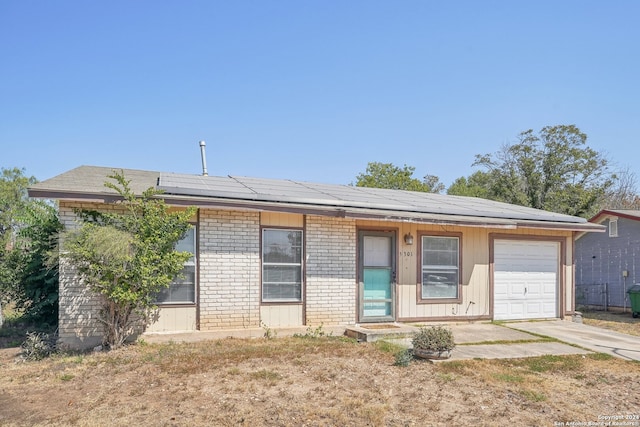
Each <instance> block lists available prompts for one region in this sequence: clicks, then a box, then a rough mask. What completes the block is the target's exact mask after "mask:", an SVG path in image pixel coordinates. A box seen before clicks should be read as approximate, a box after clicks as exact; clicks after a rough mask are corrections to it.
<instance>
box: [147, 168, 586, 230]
mask: <svg viewBox="0 0 640 427" xmlns="http://www.w3.org/2000/svg"><path fill="white" fill-rule="evenodd" d="M158 186H159V188H160V189H163V190H165V192H166V193H167V194H174V195H183V196H206V197H218V198H225V199H237V200H245V201H247V200H248V201H258V202H259V201H265V202H267V201H268V202H282V203H298V204H306V205H312V206H321V207H322V206H326V207H338V208H364V209H372V210H385V211H395V212H406V213H414V214H442V215H456V216H473V217H487V218H503V219H521V220H532V221H559V222H569V223H580V222H586V220H584V219H582V218H577V217H572V216H568V215H562V214H557V213H553V212H546V211H542V210H538V209H533V208H528V207H523V206H516V205H510V204H507V203H501V202H495V201H491V200H486V199H479V198H474V197H462V196H448V195H443V194H433V193H420V192H412V191H402V190H389V189H379V188H365V187H353V186H347V185H330V184H316V183H307V182H297V181H291V180H276V179H258V178H248V177H215V176H200V175H183V174H174V173H161V174H160V179H159V185H158Z"/></svg>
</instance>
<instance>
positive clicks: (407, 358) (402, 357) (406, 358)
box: [393, 348, 413, 367]
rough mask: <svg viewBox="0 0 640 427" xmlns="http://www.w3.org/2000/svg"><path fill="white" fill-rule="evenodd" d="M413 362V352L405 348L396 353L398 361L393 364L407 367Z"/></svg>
mask: <svg viewBox="0 0 640 427" xmlns="http://www.w3.org/2000/svg"><path fill="white" fill-rule="evenodd" d="M412 361H413V350H412V349H410V348H405V349H404V350H401V351H399V352H397V353H396V361H395V362H394V363H393V364H394V365H395V366H402V367H406V366H409V364H410V363H411V362H412Z"/></svg>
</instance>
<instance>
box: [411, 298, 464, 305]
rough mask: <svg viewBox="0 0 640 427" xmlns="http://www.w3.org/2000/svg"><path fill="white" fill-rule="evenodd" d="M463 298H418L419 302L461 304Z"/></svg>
mask: <svg viewBox="0 0 640 427" xmlns="http://www.w3.org/2000/svg"><path fill="white" fill-rule="evenodd" d="M461 303H462V298H427V299H418V301H417V304H461Z"/></svg>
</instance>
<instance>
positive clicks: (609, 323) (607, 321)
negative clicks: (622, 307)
mask: <svg viewBox="0 0 640 427" xmlns="http://www.w3.org/2000/svg"><path fill="white" fill-rule="evenodd" d="M582 321H583V323H585V324H586V325H592V326H598V327H600V328H605V329H611V330H612V331H616V332H621V333H623V334H629V335H636V336H640V318H635V319H634V318H633V316H631V313H629V312H626V313H622V312H615V311H595V310H589V311H583V312H582Z"/></svg>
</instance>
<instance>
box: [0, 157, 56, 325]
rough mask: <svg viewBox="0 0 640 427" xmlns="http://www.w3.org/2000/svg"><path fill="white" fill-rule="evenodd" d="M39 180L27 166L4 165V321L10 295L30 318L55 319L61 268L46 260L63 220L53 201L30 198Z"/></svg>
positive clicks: (0, 226)
mask: <svg viewBox="0 0 640 427" xmlns="http://www.w3.org/2000/svg"><path fill="white" fill-rule="evenodd" d="M36 182H37V180H36V178H35V177H33V176H27V175H26V174H25V170H24V169H19V168H10V169H6V168H2V169H1V170H0V324H1V323H2V305H3V304H6V303H7V302H8V301H9V300H11V301H13V302H15V303H16V308H18V309H19V310H21V311H22V312H23V315H25V316H26V317H27V318H28V320H30V321H33V322H38V323H49V324H54V323H55V322H56V321H57V314H56V313H57V307H58V282H57V269H56V268H55V266H54V267H53V268H49V267H47V265H46V262H45V261H46V259H47V254H46V253H47V251H48V250H49V249H50V247H51V242H52V239H54V238H55V234H56V233H57V230H58V229H59V223H58V219H57V212H56V210H55V208H54V207H53V206H51V205H48V204H46V203H45V202H42V201H37V200H30V199H29V198H28V194H27V189H28V187H29V186H30V185H32V184H34V183H36Z"/></svg>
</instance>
